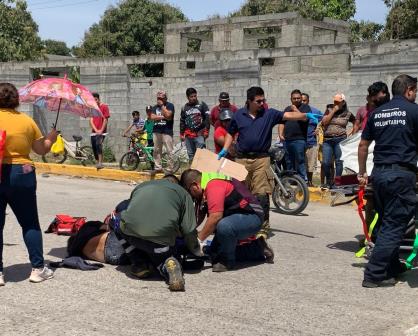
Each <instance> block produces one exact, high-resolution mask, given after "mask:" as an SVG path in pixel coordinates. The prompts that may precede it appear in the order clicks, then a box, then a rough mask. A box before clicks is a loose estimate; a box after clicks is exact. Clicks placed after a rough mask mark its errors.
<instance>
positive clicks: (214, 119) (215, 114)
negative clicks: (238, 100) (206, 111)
mask: <svg viewBox="0 0 418 336" xmlns="http://www.w3.org/2000/svg"><path fill="white" fill-rule="evenodd" d="M222 108H227V109H230V110H231V112H232V113H235V112H237V111H238V108H237V107H236V106H235V105H233V104H229V106H228V107H222ZM220 112H221V107H220V106H219V105H216V106H214V107H212V110H210V123H211V124H212V125H213V126H214V127H215V128H217V127H218V126H219V119H218V118H219V113H220Z"/></svg>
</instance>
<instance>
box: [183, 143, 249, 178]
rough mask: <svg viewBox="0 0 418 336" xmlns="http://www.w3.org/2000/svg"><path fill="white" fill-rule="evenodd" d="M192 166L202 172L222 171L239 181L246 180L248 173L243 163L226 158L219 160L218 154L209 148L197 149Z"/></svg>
mask: <svg viewBox="0 0 418 336" xmlns="http://www.w3.org/2000/svg"><path fill="white" fill-rule="evenodd" d="M191 168H192V169H196V170H198V171H200V172H202V173H222V174H225V175H227V176H229V177H233V178H235V179H237V180H238V181H244V180H245V178H246V177H247V175H248V171H247V169H246V168H245V167H244V166H243V165H241V164H239V163H236V162H234V161H231V160H228V159H225V158H222V159H221V160H218V155H217V154H215V153H213V152H211V151H209V150H207V149H197V151H196V154H195V156H194V158H193V162H192V165H191Z"/></svg>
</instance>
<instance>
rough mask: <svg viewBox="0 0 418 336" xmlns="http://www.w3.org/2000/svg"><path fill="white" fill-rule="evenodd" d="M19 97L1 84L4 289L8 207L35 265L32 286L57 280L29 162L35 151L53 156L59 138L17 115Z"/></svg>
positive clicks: (0, 242)
mask: <svg viewBox="0 0 418 336" xmlns="http://www.w3.org/2000/svg"><path fill="white" fill-rule="evenodd" d="M18 106H19V94H18V92H17V89H16V87H15V86H14V85H12V84H9V83H0V130H3V131H5V132H6V143H5V148H4V153H3V161H2V170H1V181H0V286H2V285H4V276H3V228H4V223H5V216H6V206H7V204H8V205H9V206H10V208H11V209H12V210H13V212H14V214H15V216H16V218H17V220H18V222H19V224H20V226H21V227H22V233H23V239H24V241H25V244H26V248H27V249H28V253H29V259H30V262H31V264H32V273H31V275H30V278H29V280H30V281H31V282H41V281H44V280H47V279H50V278H52V277H53V272H52V270H50V269H49V268H48V267H46V266H45V265H44V258H43V252H42V233H41V228H40V225H39V219H38V209H37V204H36V175H35V168H34V166H33V163H32V161H31V160H30V158H29V153H30V152H31V150H33V151H34V152H35V153H37V154H39V155H43V154H46V153H48V152H49V150H50V148H51V146H52V144H53V143H54V142H55V140H56V138H57V131H56V130H55V129H53V130H52V131H51V132H50V133H49V134H48V135H47V136H46V137H44V136H42V133H41V131H40V130H39V128H38V126H37V125H36V124H35V122H34V121H33V119H32V118H30V117H29V116H27V115H26V114H24V113H21V112H18V111H16V108H17V107H18Z"/></svg>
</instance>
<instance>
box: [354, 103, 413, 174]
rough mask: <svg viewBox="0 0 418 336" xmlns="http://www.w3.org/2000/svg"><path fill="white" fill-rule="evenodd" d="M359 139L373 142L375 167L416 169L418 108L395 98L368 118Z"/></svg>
mask: <svg viewBox="0 0 418 336" xmlns="http://www.w3.org/2000/svg"><path fill="white" fill-rule="evenodd" d="M361 138H362V139H365V140H369V141H372V140H374V141H375V146H374V152H373V161H374V163H377V164H403V165H408V166H413V167H416V165H417V144H418V105H417V104H415V103H411V102H409V101H408V100H407V99H406V98H404V97H402V96H394V97H393V99H392V100H391V101H390V102H389V103H387V104H384V105H382V106H380V107H378V108H377V109H375V110H374V111H373V113H372V114H371V115H370V116H369V119H368V120H367V124H366V127H365V128H364V130H363V133H362V135H361Z"/></svg>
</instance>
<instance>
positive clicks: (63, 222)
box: [45, 214, 86, 236]
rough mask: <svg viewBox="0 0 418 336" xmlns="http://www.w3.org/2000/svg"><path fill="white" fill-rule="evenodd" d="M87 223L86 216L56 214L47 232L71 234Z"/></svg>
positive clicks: (63, 234)
mask: <svg viewBox="0 0 418 336" xmlns="http://www.w3.org/2000/svg"><path fill="white" fill-rule="evenodd" d="M84 223H86V217H72V216H69V215H64V214H61V215H56V216H55V218H54V220H53V221H52V222H51V224H50V225H49V227H48V229H47V230H46V231H45V233H56V234H57V235H62V236H71V235H73V234H76V233H77V232H78V230H80V228H81V227H82V226H83V225H84Z"/></svg>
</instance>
